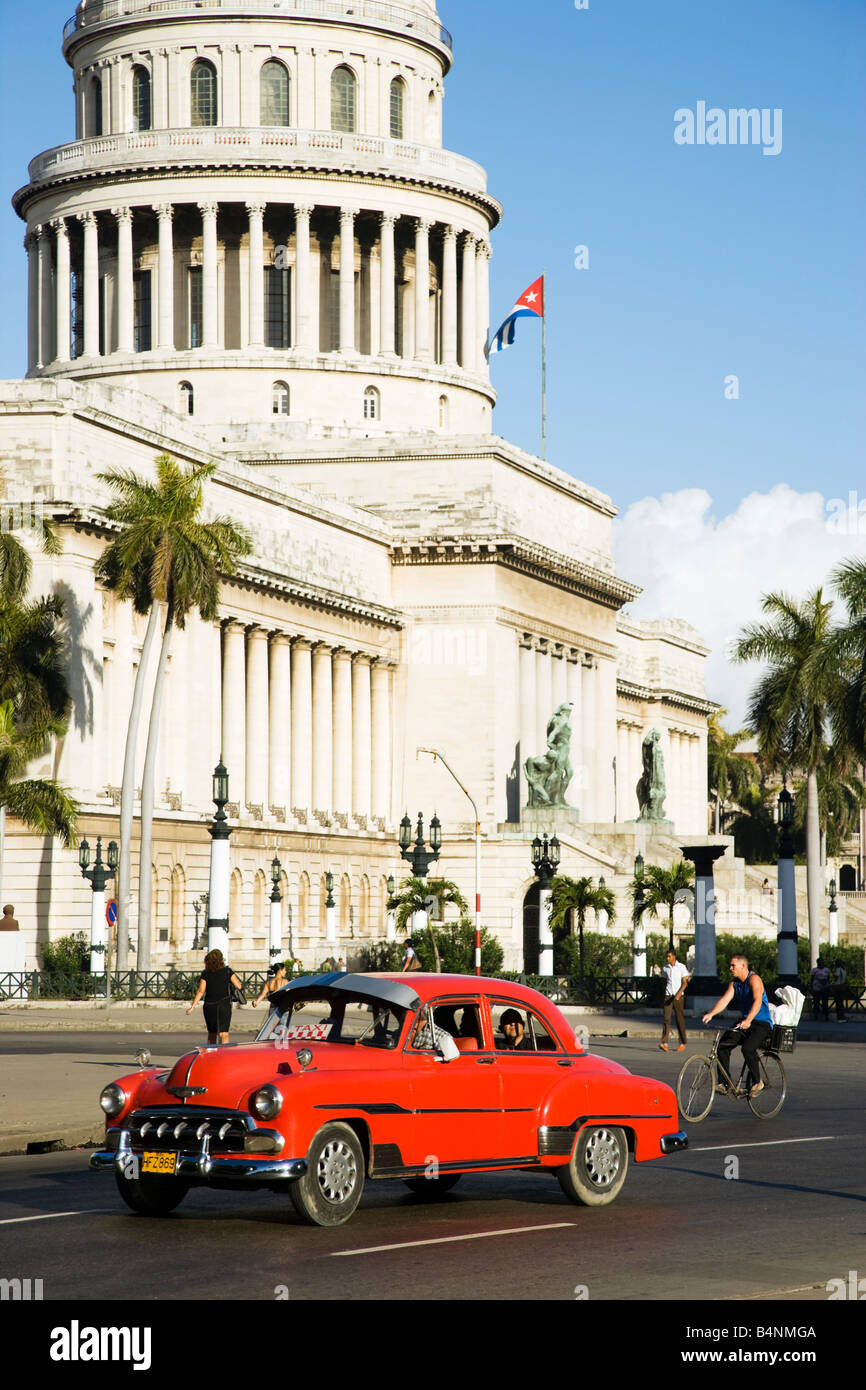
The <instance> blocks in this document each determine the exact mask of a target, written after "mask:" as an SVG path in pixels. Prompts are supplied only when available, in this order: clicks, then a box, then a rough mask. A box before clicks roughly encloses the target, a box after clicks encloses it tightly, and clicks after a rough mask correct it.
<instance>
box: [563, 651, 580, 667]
mask: <svg viewBox="0 0 866 1390" xmlns="http://www.w3.org/2000/svg"><path fill="white" fill-rule="evenodd" d="M565 659H566V661H568V662H570V663H571V664H572V666H577V665H578V664H579V662H580V652H579V651H578V650H577V649H576V648H575V647H569V648H568V650H567V651H566V653H565Z"/></svg>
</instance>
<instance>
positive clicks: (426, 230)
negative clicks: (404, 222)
mask: <svg viewBox="0 0 866 1390" xmlns="http://www.w3.org/2000/svg"><path fill="white" fill-rule="evenodd" d="M433 225H434V223H433V221H432V220H431V219H430V218H429V217H416V219H415V231H416V232H421V233H422V235H429V234H430V230H431V228H432V227H433Z"/></svg>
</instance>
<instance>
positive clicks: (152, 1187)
mask: <svg viewBox="0 0 866 1390" xmlns="http://www.w3.org/2000/svg"><path fill="white" fill-rule="evenodd" d="M114 1177H115V1181H116V1182H117V1190H118V1192H119V1193H120V1195H121V1197H122V1198H123V1200H124V1202H125V1203H126V1205H127V1206H128V1207H131V1208H132V1210H133V1211H137V1212H138V1214H139V1216H168V1214H169V1212H170V1211H174V1209H175V1207H179V1206H180V1204H181V1202H182V1201H183V1199H184V1197H185V1196H186V1194H187V1193H188V1192H189V1183H188V1182H184V1181H183V1179H182V1178H169V1177H163V1176H162V1175H161V1174H160V1175H158V1176H157V1175H153V1174H149V1173H143V1174H142V1175H141V1177H140V1178H127V1177H124V1175H123V1173H115V1175H114Z"/></svg>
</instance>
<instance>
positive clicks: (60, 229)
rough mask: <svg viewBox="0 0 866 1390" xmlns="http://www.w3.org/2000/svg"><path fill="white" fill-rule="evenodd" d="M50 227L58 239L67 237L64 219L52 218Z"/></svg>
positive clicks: (67, 232)
mask: <svg viewBox="0 0 866 1390" xmlns="http://www.w3.org/2000/svg"><path fill="white" fill-rule="evenodd" d="M51 226H52V227H53V228H54V231H55V232H56V233H57V235H58V236H59V237H61V236H68V235H69V231H68V229H67V226H66V218H65V217H52V219H51Z"/></svg>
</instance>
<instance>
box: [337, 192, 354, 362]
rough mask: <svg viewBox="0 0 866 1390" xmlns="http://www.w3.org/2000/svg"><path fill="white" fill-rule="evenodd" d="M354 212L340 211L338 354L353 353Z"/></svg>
mask: <svg viewBox="0 0 866 1390" xmlns="http://www.w3.org/2000/svg"><path fill="white" fill-rule="evenodd" d="M355 216H356V214H355V210H354V209H353V208H341V209H340V337H339V343H340V352H341V353H343V354H344V355H345V354H347V353H348V354H352V353H354V351H355Z"/></svg>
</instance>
